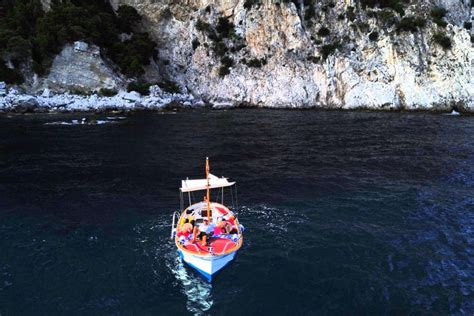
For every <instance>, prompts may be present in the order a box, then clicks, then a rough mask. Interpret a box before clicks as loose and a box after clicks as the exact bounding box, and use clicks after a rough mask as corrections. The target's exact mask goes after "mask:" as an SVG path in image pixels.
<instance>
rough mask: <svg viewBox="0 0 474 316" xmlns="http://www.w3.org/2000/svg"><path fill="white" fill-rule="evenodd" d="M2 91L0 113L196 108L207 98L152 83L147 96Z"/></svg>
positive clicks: (124, 92) (135, 93) (131, 93)
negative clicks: (198, 97)
mask: <svg viewBox="0 0 474 316" xmlns="http://www.w3.org/2000/svg"><path fill="white" fill-rule="evenodd" d="M1 92H2V91H0V113H23V114H24V113H55V112H57V113H67V112H107V111H119V112H129V111H135V110H163V109H167V108H171V107H177V106H179V107H180V108H195V107H202V106H204V105H205V104H204V102H203V101H202V100H200V99H197V98H195V97H193V96H192V95H190V94H181V93H168V92H165V91H163V90H162V89H160V87H158V86H152V87H150V94H149V95H146V96H142V95H140V93H138V92H135V91H131V92H126V91H119V92H118V93H117V94H116V95H115V96H110V97H105V96H99V95H98V94H91V95H76V94H71V93H62V94H56V93H52V92H51V91H50V90H48V89H46V90H44V91H43V93H42V94H41V95H31V94H25V93H21V92H19V91H18V90H16V89H14V88H11V89H9V90H8V92H7V91H5V90H4V92H3V93H1Z"/></svg>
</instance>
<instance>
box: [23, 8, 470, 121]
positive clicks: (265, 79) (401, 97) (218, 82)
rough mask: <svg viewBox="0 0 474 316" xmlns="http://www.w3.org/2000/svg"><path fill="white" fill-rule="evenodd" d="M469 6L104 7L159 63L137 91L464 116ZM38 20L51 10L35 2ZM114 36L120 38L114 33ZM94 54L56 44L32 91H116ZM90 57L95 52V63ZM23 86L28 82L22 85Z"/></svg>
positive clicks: (109, 68) (118, 83) (108, 66)
mask: <svg viewBox="0 0 474 316" xmlns="http://www.w3.org/2000/svg"><path fill="white" fill-rule="evenodd" d="M469 1H470V0H418V1H414V0H412V1H410V0H403V1H402V0H358V1H354V0H322V1H312V0H292V1H289V0H214V1H211V0H185V1H176V0H110V4H111V5H112V7H113V8H114V9H115V10H117V9H118V8H119V7H120V6H121V5H129V6H132V7H134V8H135V9H136V10H137V11H138V12H139V13H140V15H141V16H142V17H143V19H142V21H141V22H140V24H139V25H138V26H137V28H138V29H139V31H144V32H149V33H150V34H151V36H152V38H153V39H154V41H156V42H157V43H158V54H157V57H156V58H153V60H151V62H150V65H149V66H148V68H147V70H146V72H145V73H144V74H143V75H141V78H139V79H140V80H145V81H148V82H150V83H157V82H158V83H159V82H161V81H163V80H170V81H174V82H176V83H177V84H178V86H179V87H180V88H181V90H182V92H184V93H189V94H191V95H194V96H195V97H198V98H200V99H201V98H202V99H203V100H204V101H207V102H208V103H210V104H212V105H214V106H215V107H226V106H238V105H248V106H266V107H292V108H301V107H325V108H342V109H356V108H357V109H360V108H369V109H387V110H390V109H407V110H418V109H420V110H440V111H444V110H450V109H452V108H456V109H459V110H461V111H465V112H474V97H473V91H474V83H473V81H472V71H473V65H474V50H473V46H472V33H471V32H472V21H471V19H472V15H471V3H470V2H469ZM41 4H42V5H43V8H44V9H45V10H51V1H50V0H42V1H41ZM124 36H127V35H126V34H124ZM99 50H100V48H98V47H95V46H90V47H88V48H87V49H86V50H84V51H82V50H81V49H77V48H75V47H74V46H72V45H67V46H66V47H64V48H63V50H62V52H61V53H60V54H59V55H57V56H56V58H55V59H54V61H53V63H52V67H51V69H50V71H49V74H48V75H47V76H44V77H42V78H39V79H38V78H36V77H35V78H34V80H33V79H30V80H28V82H29V86H30V89H31V91H35V92H36V93H38V92H40V91H42V89H45V88H46V89H49V90H52V91H53V92H54V91H57V92H64V91H67V90H69V91H71V90H74V89H76V88H79V89H81V90H89V91H93V90H95V91H97V90H99V89H101V88H108V89H114V90H121V89H123V88H125V86H126V84H127V82H129V81H130V80H127V79H126V78H125V77H124V76H122V75H120V74H119V73H118V68H117V67H114V65H113V63H111V62H110V61H108V60H104V59H103V54H100V53H99ZM94 51H96V53H94ZM31 82H32V83H31Z"/></svg>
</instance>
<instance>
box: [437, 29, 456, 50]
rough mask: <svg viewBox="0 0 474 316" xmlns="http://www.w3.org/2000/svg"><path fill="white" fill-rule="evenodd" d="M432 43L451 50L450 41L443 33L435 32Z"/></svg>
mask: <svg viewBox="0 0 474 316" xmlns="http://www.w3.org/2000/svg"><path fill="white" fill-rule="evenodd" d="M433 39H434V41H435V42H436V43H437V44H439V45H441V47H443V48H444V49H451V47H452V44H451V39H450V38H449V37H448V36H446V34H444V33H443V32H437V33H435V34H434V35H433Z"/></svg>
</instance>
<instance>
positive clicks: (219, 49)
mask: <svg viewBox="0 0 474 316" xmlns="http://www.w3.org/2000/svg"><path fill="white" fill-rule="evenodd" d="M212 49H213V50H214V52H215V53H216V54H217V56H224V55H225V54H226V53H227V51H228V48H227V46H226V44H225V43H224V42H216V43H214V45H213V46H212Z"/></svg>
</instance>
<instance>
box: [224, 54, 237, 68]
mask: <svg viewBox="0 0 474 316" xmlns="http://www.w3.org/2000/svg"><path fill="white" fill-rule="evenodd" d="M221 63H222V65H225V66H227V67H232V65H233V64H234V61H233V60H232V58H230V57H229V56H225V57H223V58H221Z"/></svg>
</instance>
